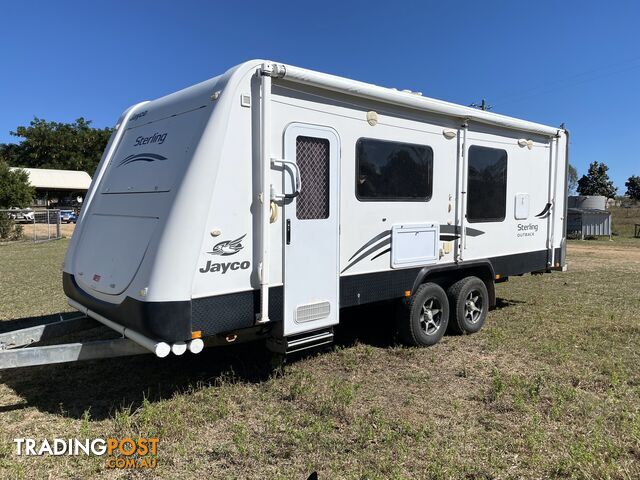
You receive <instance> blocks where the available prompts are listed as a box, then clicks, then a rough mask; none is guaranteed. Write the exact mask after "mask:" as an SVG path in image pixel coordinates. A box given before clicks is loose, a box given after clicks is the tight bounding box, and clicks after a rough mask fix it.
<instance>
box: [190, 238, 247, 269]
mask: <svg viewBox="0 0 640 480" xmlns="http://www.w3.org/2000/svg"><path fill="white" fill-rule="evenodd" d="M246 236H247V234H246V233H245V234H244V235H242V236H241V237H238V238H236V239H235V240H225V241H222V242H220V243H216V244H215V245H214V246H213V248H212V249H211V251H210V252H207V253H208V254H210V255H220V256H223V257H228V256H230V255H235V254H236V253H238V252H239V251H240V250H242V249H243V248H244V247H243V246H242V239H243V238H244V237H246ZM250 266H251V262H249V261H247V260H245V261H244V262H221V263H214V262H212V261H211V260H207V264H206V265H205V266H204V267H201V268H200V269H199V271H200V273H207V272H212V273H215V272H221V273H222V274H225V273H227V272H228V271H229V270H247V269H248V268H249V267H250Z"/></svg>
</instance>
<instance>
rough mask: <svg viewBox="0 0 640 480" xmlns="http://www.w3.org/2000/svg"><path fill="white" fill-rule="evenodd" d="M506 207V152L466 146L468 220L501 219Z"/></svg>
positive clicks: (488, 220) (485, 220)
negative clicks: (467, 161)
mask: <svg viewBox="0 0 640 480" xmlns="http://www.w3.org/2000/svg"><path fill="white" fill-rule="evenodd" d="M506 208H507V152H506V151H504V150H498V149H496V148H487V147H478V146H473V147H471V148H469V178H468V188H467V220H469V222H501V221H502V220H504V218H505V213H506Z"/></svg>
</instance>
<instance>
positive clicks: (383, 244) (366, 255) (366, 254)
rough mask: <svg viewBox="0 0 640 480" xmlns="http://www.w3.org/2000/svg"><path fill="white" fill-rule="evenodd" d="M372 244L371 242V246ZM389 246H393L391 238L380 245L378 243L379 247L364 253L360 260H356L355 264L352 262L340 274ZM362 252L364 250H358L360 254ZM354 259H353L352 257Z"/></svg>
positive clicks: (375, 246) (376, 246)
mask: <svg viewBox="0 0 640 480" xmlns="http://www.w3.org/2000/svg"><path fill="white" fill-rule="evenodd" d="M370 243H371V242H369V244H370ZM387 245H391V238H387V239H384V240H383V241H381V242H380V243H378V244H377V245H374V246H373V247H371V248H370V249H369V250H367V251H366V252H364V253H363V254H362V255H360V256H359V257H358V258H356V259H355V260H354V261H353V262H351V263H350V264H349V265H347V266H346V267H345V268H344V270H342V272H340V273H344V272H346V271H347V270H349V269H350V268H351V267H353V266H354V265H355V264H356V263H358V262H360V261H362V260H364V259H365V258H367V257H368V256H369V255H371V254H372V253H373V252H375V251H377V250H380V249H381V248H382V247H385V246H387ZM360 251H362V248H361V249H360V250H358V252H360ZM351 258H353V257H351Z"/></svg>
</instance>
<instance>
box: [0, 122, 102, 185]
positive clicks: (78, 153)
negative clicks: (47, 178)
mask: <svg viewBox="0 0 640 480" xmlns="http://www.w3.org/2000/svg"><path fill="white" fill-rule="evenodd" d="M111 132H112V129H110V128H92V127H91V121H89V120H85V119H84V118H82V117H80V118H78V119H77V120H75V121H74V122H72V123H59V122H49V121H47V120H43V119H41V118H37V117H35V118H34V119H33V120H32V121H31V122H30V124H29V126H26V127H24V126H21V127H17V128H16V130H15V131H14V132H10V133H11V135H13V136H15V137H19V138H22V140H21V141H20V143H18V144H2V145H0V160H4V161H6V162H8V163H9V164H11V165H12V166H16V167H30V168H58V169H63V170H85V171H87V172H89V174H90V175H93V173H94V172H95V170H96V167H97V166H98V162H100V158H101V157H102V152H103V151H104V149H105V147H106V145H107V142H108V141H109V137H110V136H111Z"/></svg>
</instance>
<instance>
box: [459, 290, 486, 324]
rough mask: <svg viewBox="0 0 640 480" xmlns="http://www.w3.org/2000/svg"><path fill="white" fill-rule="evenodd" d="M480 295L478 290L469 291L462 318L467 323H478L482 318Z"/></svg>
mask: <svg viewBox="0 0 640 480" xmlns="http://www.w3.org/2000/svg"><path fill="white" fill-rule="evenodd" d="M482 308H483V302H482V294H481V293H480V292H479V291H478V290H471V291H470V292H469V295H467V298H466V300H465V302H464V318H465V320H467V321H468V322H469V323H478V321H479V320H480V317H481V316H482Z"/></svg>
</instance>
